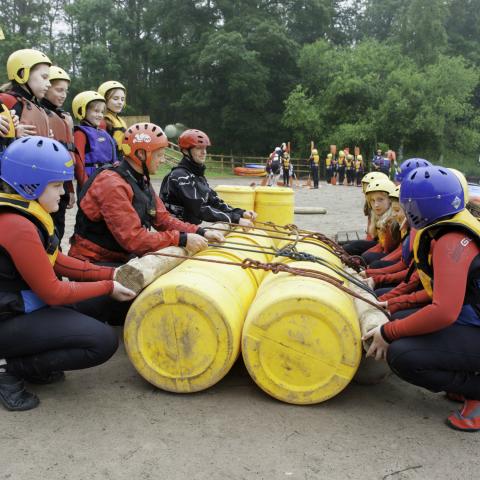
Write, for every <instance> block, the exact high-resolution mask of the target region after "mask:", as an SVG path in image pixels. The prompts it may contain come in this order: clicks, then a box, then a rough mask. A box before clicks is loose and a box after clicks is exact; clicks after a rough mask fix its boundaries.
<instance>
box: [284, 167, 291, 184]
mask: <svg viewBox="0 0 480 480" xmlns="http://www.w3.org/2000/svg"><path fill="white" fill-rule="evenodd" d="M289 179H290V172H289V170H288V168H284V169H283V185H284V186H285V187H288V183H289Z"/></svg>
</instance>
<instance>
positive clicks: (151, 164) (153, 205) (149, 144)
mask: <svg viewBox="0 0 480 480" xmlns="http://www.w3.org/2000/svg"><path fill="white" fill-rule="evenodd" d="M167 146H168V139H167V137H166V135H165V133H164V132H163V130H162V129H161V128H160V127H159V126H157V125H154V124H152V123H137V124H135V125H132V126H131V127H130V128H129V129H128V130H127V131H126V133H125V138H124V140H123V144H122V149H123V152H124V155H125V156H124V159H123V161H122V162H121V163H120V165H118V166H117V167H115V166H106V167H103V168H101V169H100V170H98V171H97V172H95V173H94V174H93V175H92V176H91V177H90V178H89V179H88V181H87V183H86V184H85V186H84V188H83V189H82V191H81V193H80V195H79V209H78V213H77V219H76V224H75V231H74V235H73V237H72V238H71V240H70V243H71V248H70V251H69V255H71V256H73V257H76V258H79V259H83V260H90V261H92V262H94V263H99V262H110V263H115V264H119V263H125V262H127V261H128V260H129V259H131V258H133V257H136V256H142V255H145V254H146V253H150V252H154V251H157V250H160V249H161V248H165V247H168V246H179V247H186V248H187V250H189V251H190V253H196V252H197V251H199V250H202V249H204V248H206V247H207V245H208V244H207V241H219V242H221V241H223V236H222V235H221V234H220V233H219V232H213V231H205V230H204V229H203V228H199V227H198V226H197V225H192V224H191V223H185V222H182V221H180V220H178V219H177V218H175V217H173V216H171V215H170V214H169V213H168V212H167V210H166V209H165V206H164V204H163V203H162V202H161V200H160V198H159V197H158V196H157V195H156V194H155V192H154V190H153V187H152V185H151V183H150V175H151V174H153V173H155V172H156V171H157V169H158V167H159V165H160V164H161V163H163V162H164V161H165V157H164V151H165V147H167Z"/></svg>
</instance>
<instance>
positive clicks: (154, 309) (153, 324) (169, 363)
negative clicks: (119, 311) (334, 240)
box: [124, 236, 271, 392]
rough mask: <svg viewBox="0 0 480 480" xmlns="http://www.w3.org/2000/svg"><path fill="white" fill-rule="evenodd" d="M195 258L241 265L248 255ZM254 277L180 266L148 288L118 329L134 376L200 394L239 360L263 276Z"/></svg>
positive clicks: (213, 252)
mask: <svg viewBox="0 0 480 480" xmlns="http://www.w3.org/2000/svg"><path fill="white" fill-rule="evenodd" d="M240 240H241V236H240V237H238V238H237V241H240ZM268 242H270V244H271V240H270V239H266V240H265V243H268ZM256 255H257V259H258V260H260V261H262V262H265V261H267V260H268V256H267V255H263V254H261V253H259V254H256ZM198 256H199V257H200V258H208V259H211V260H225V261H230V262H241V261H242V260H243V259H244V258H247V257H248V256H249V254H247V253H246V252H236V251H231V250H227V249H208V250H206V251H204V252H201V253H200V254H198ZM259 273H261V275H260V276H259V275H257V272H256V271H254V270H250V269H242V268H239V267H236V266H229V265H221V264H216V263H205V262H199V261H195V260H186V261H185V262H183V263H182V264H181V265H179V266H178V267H176V268H175V269H174V270H172V271H170V272H168V273H166V274H165V275H163V276H161V277H160V278H158V279H157V280H156V281H155V282H153V283H152V284H151V285H149V286H148V287H147V288H146V289H145V290H144V291H143V292H142V293H141V294H140V295H139V296H138V298H137V299H136V300H135V302H134V303H133V304H132V306H131V308H130V310H129V312H128V316H127V320H126V323H125V329H124V337H125V346H126V350H127V354H128V356H129V358H130V360H131V361H132V363H133V365H134V367H135V368H136V369H137V371H138V372H139V373H140V374H141V375H142V376H143V377H144V378H145V379H146V380H148V381H149V382H150V383H152V384H154V385H156V386H157V387H160V388H162V389H164V390H168V391H172V392H195V391H199V390H204V389H206V388H208V387H210V386H212V385H214V384H215V383H217V382H218V381H219V380H221V379H222V378H223V377H224V375H226V374H227V372H228V371H229V370H230V368H231V367H232V365H233V363H234V362H235V360H236V358H237V356H238V354H239V350H240V341H241V332H242V327H243V323H244V320H245V317H246V314H247V311H248V308H249V306H250V304H251V302H252V300H253V299H254V297H255V293H256V290H257V288H258V285H259V283H260V281H261V280H262V277H263V275H265V273H264V272H259Z"/></svg>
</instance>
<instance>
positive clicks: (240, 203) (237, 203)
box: [215, 185, 255, 210]
mask: <svg viewBox="0 0 480 480" xmlns="http://www.w3.org/2000/svg"><path fill="white" fill-rule="evenodd" d="M215 191H216V192H217V193H218V196H219V197H220V198H221V199H222V200H223V201H224V202H225V203H227V204H228V205H230V206H231V207H235V208H243V209H244V210H253V209H254V207H255V190H254V189H253V188H252V187H241V186H238V185H218V186H216V187H215Z"/></svg>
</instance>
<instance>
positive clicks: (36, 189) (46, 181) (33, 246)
mask: <svg viewBox="0 0 480 480" xmlns="http://www.w3.org/2000/svg"><path fill="white" fill-rule="evenodd" d="M33 165H34V167H33ZM0 178H1V181H0V247H1V248H0V403H2V404H3V405H4V406H5V407H6V408H7V409H8V410H17V411H18V410H29V409H32V408H35V407H36V406H37V405H38V404H39V400H38V397H37V396H36V395H34V394H32V393H29V392H27V391H26V390H25V388H24V381H28V382H30V383H53V382H55V381H58V380H61V379H63V378H64V373H63V372H64V370H77V369H82V368H88V367H93V366H95V365H99V364H100V363H103V362H105V361H106V360H108V359H109V358H110V357H111V356H112V355H113V354H114V352H115V351H116V349H117V345H118V339H117V335H116V333H115V331H114V330H113V329H112V328H111V327H110V326H108V325H106V324H105V323H103V322H100V321H98V320H96V319H94V318H92V317H90V316H87V315H85V314H82V313H81V310H80V309H76V310H75V309H72V308H66V307H62V305H72V304H77V303H78V302H81V301H84V300H89V299H92V298H95V297H100V296H105V295H110V296H111V297H113V298H114V299H116V300H120V301H126V300H132V299H133V298H134V296H135V293H134V292H132V291H130V290H128V289H127V288H125V287H123V286H122V285H120V284H119V283H117V282H115V281H113V280H112V279H113V276H114V269H113V268H110V267H98V266H95V265H92V264H91V263H88V262H81V261H79V260H76V259H73V258H69V257H66V256H65V255H63V254H62V253H61V252H60V251H59V249H58V245H59V242H58V238H57V237H56V234H55V228H54V224H53V221H52V218H51V216H50V213H52V212H54V211H55V210H56V209H57V208H58V203H59V200H60V196H61V195H62V193H63V184H64V182H66V181H70V180H72V178H73V161H72V158H71V156H70V154H69V153H68V151H67V150H66V149H65V148H64V147H63V145H61V144H60V143H59V142H57V141H55V140H53V139H49V138H45V137H39V136H30V137H28V138H22V139H18V140H16V141H14V142H13V143H12V144H11V145H10V146H9V147H8V148H7V149H6V151H5V154H4V156H3V158H2V172H1V176H0ZM61 277H69V278H70V279H71V280H76V281H69V282H63V281H61V280H60V279H59V278H61Z"/></svg>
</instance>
